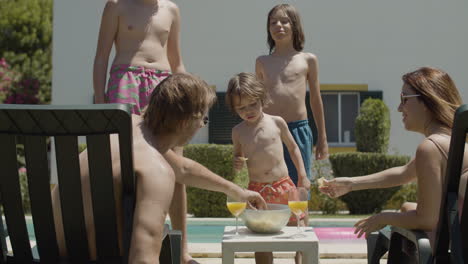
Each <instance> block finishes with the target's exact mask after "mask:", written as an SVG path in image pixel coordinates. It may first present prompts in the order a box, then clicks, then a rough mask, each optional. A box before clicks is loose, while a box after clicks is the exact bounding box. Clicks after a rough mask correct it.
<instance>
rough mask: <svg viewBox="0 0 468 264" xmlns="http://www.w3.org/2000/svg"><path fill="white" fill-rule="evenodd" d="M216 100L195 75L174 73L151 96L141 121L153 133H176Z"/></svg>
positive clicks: (204, 83) (213, 92) (208, 87)
mask: <svg viewBox="0 0 468 264" xmlns="http://www.w3.org/2000/svg"><path fill="white" fill-rule="evenodd" d="M215 101H216V93H215V91H214V89H212V88H211V87H210V86H208V84H207V83H206V82H205V81H203V80H202V79H200V78H199V77H197V76H194V75H191V74H188V73H176V74H173V75H171V76H169V77H167V78H166V79H165V80H163V81H162V82H161V83H160V84H159V85H158V86H157V87H156V88H155V89H154V91H153V93H152V94H151V97H150V100H149V104H148V106H147V108H146V109H145V111H144V113H143V120H144V122H145V124H146V125H147V126H148V127H149V129H150V130H151V131H152V133H153V134H157V133H173V132H176V131H177V129H178V128H179V127H180V125H181V124H182V123H184V122H187V121H189V120H191V119H193V118H196V117H200V115H202V114H204V112H205V111H206V110H207V109H209V108H210V107H211V106H212V105H213V104H214V102H215Z"/></svg>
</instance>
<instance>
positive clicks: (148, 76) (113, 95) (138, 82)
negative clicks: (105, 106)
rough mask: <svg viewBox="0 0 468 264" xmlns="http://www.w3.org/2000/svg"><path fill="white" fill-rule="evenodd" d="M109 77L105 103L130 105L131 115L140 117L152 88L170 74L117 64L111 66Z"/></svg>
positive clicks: (168, 72)
mask: <svg viewBox="0 0 468 264" xmlns="http://www.w3.org/2000/svg"><path fill="white" fill-rule="evenodd" d="M109 75H110V77H109V82H108V84H107V92H106V100H107V102H108V103H123V104H132V105H133V108H132V113H134V114H137V115H140V114H141V112H142V110H143V108H145V106H146V105H147V104H148V102H149V98H150V96H151V93H152V92H153V90H154V88H156V86H158V84H159V83H160V82H162V81H163V80H164V79H166V78H167V77H169V76H170V75H171V72H170V71H161V70H155V69H146V68H144V67H141V66H131V65H126V64H117V65H112V67H111V70H110V73H109Z"/></svg>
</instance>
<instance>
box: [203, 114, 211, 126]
mask: <svg viewBox="0 0 468 264" xmlns="http://www.w3.org/2000/svg"><path fill="white" fill-rule="evenodd" d="M209 122H210V119H208V116H204V117H203V126H206V125H208V123H209Z"/></svg>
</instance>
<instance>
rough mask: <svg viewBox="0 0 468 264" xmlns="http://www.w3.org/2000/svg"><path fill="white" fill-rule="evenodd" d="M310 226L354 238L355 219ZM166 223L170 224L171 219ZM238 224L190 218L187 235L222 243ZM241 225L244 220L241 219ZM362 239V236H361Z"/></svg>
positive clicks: (325, 235) (327, 236) (324, 236)
mask: <svg viewBox="0 0 468 264" xmlns="http://www.w3.org/2000/svg"><path fill="white" fill-rule="evenodd" d="M309 222H310V223H309V226H312V227H314V229H315V232H316V234H317V236H318V238H319V239H320V240H336V239H354V240H357V238H356V236H355V235H354V228H353V225H354V223H355V221H352V220H350V221H340V220H337V221H330V220H326V219H325V220H323V219H311V220H310V221H309ZM166 223H168V224H170V221H167V222H166ZM26 224H27V227H28V233H29V238H30V240H32V241H35V240H36V238H35V235H34V228H33V224H32V219H31V218H28V219H26ZM235 224H236V222H235V219H234V218H232V219H231V218H226V219H222V220H219V219H216V220H211V219H209V218H204V219H197V218H194V219H190V218H189V219H188V220H187V235H188V242H189V243H221V240H222V237H223V233H224V227H225V226H227V225H230V226H234V225H235ZM239 225H243V222H242V221H241V220H239ZM361 239H362V238H361Z"/></svg>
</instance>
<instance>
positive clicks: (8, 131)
mask: <svg viewBox="0 0 468 264" xmlns="http://www.w3.org/2000/svg"><path fill="white" fill-rule="evenodd" d="M131 128H132V126H131V115H130V111H129V107H128V106H127V105H118V104H106V105H87V106H52V105H47V106H46V105H42V106H37V105H36V106H34V105H33V106H31V105H0V168H1V177H0V204H1V205H2V206H3V213H4V214H5V220H6V226H5V223H4V221H3V218H2V217H0V263H48V264H49V263H128V254H129V248H130V238H131V234H132V221H133V213H134V204H135V176H134V170H133V155H132V129H131ZM110 134H118V136H119V145H120V146H119V148H120V164H121V175H122V201H123V208H122V212H123V235H122V236H123V243H122V244H123V256H122V255H121V253H120V250H119V245H118V242H117V241H118V235H117V222H116V210H115V201H114V188H113V181H112V165H111V155H110V141H109V135H110ZM78 136H86V142H87V150H88V157H89V159H88V160H89V171H90V181H91V193H92V204H93V214H94V224H95V232H96V250H97V261H95V262H94V261H90V256H89V252H88V238H87V235H86V230H85V222H84V215H83V204H82V195H81V182H80V167H79V159H78ZM52 137H53V138H54V144H53V145H54V146H55V153H56V155H55V156H56V163H57V176H58V182H59V190H60V201H61V208H62V216H63V226H64V233H65V241H66V248H67V252H68V257H66V258H61V257H59V250H58V245H57V239H56V231H55V225H54V218H53V211H52V200H51V188H50V178H49V177H50V166H49V159H50V158H49V154H48V153H49V151H48V148H49V145H51V144H49V139H50V138H52ZM19 143H20V144H24V152H25V161H26V169H27V177H28V190H29V195H30V201H31V215H32V219H33V223H34V232H35V238H36V246H33V247H31V244H30V238H29V235H28V231H27V227H26V221H25V214H24V210H23V206H22V198H21V189H20V184H19V173H18V161H17V150H16V148H17V144H19ZM165 230H166V231H165V234H166V236H165V240H164V242H163V245H166V246H168V245H169V246H172V248H173V249H174V251H171V248H167V247H166V248H163V250H162V253H161V259H160V261H161V263H177V264H178V263H180V241H181V235H180V232H173V231H169V230H168V229H167V228H166V229H165ZM7 236H9V241H10V243H11V249H12V252H9V251H8V249H7V239H6V237H7ZM171 239H173V240H172V241H171ZM32 249H34V250H32ZM35 251H36V252H37V254H35V253H34V252H35ZM163 258H164V259H163ZM172 261H173V262H172Z"/></svg>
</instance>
